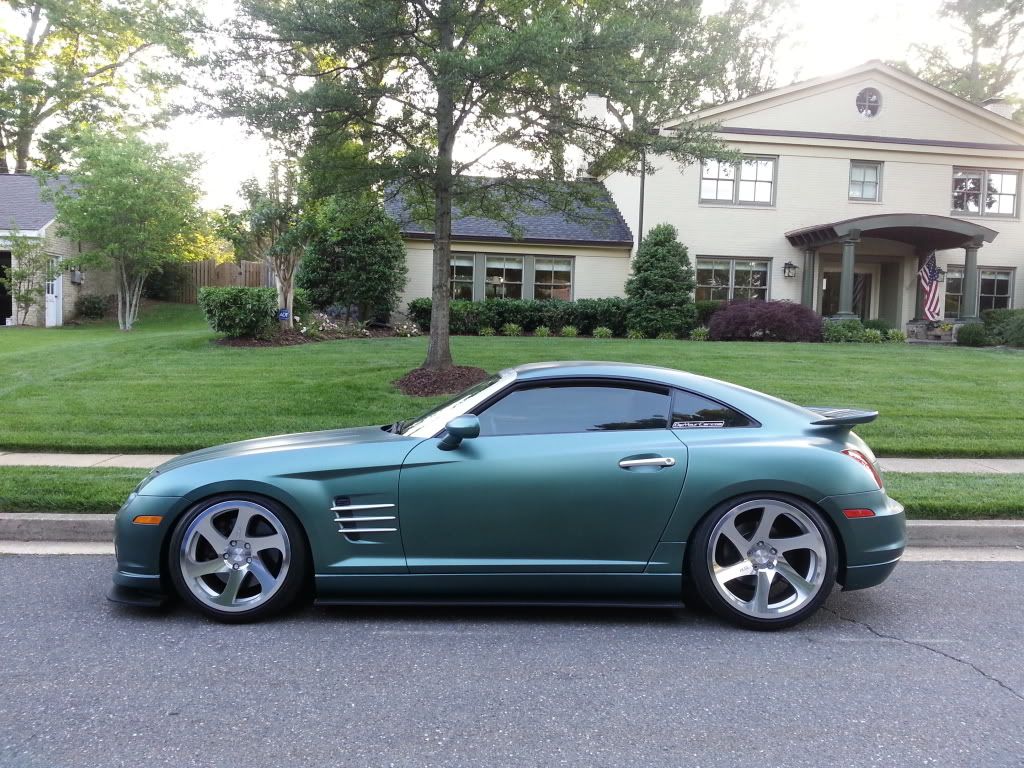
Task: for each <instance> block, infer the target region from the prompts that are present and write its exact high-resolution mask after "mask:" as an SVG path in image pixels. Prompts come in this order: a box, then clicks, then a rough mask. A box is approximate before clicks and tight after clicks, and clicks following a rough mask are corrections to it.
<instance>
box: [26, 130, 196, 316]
mask: <svg viewBox="0 0 1024 768" xmlns="http://www.w3.org/2000/svg"><path fill="white" fill-rule="evenodd" d="M76 154H77V156H78V157H77V163H76V165H75V167H74V168H73V169H72V170H71V171H70V172H69V174H68V176H69V181H68V183H66V184H63V183H53V184H51V185H49V186H48V187H46V188H44V195H45V196H47V197H49V198H50V199H52V200H53V201H54V203H55V204H56V208H57V225H58V229H57V231H58V233H59V234H60V235H62V236H64V237H69V238H71V239H72V240H80V241H82V242H84V243H88V244H89V245H90V249H89V250H88V251H86V252H85V253H84V254H82V255H81V256H80V257H78V258H77V259H76V261H78V262H79V263H81V264H83V265H86V266H94V267H99V268H105V269H111V270H113V272H114V276H115V281H116V285H117V320H118V324H119V325H120V327H121V330H123V331H130V330H131V329H132V325H133V324H134V323H135V320H136V318H137V317H138V313H139V301H140V299H141V298H142V289H143V287H144V285H145V282H146V278H148V277H149V276H150V275H151V274H152V273H153V272H154V271H157V270H159V269H160V268H161V266H162V265H163V264H165V263H166V262H169V261H180V260H184V259H187V258H196V257H202V256H203V255H204V254H202V253H199V252H198V251H199V250H200V249H199V247H198V246H197V242H201V236H202V235H203V234H204V228H203V225H204V217H203V215H202V213H201V212H200V210H199V198H200V191H199V187H198V185H197V183H196V181H195V173H196V166H197V160H196V158H195V157H193V156H191V155H186V156H183V157H176V156H173V155H169V154H168V153H167V147H166V146H165V145H163V144H148V143H146V142H145V141H143V140H142V139H141V138H140V137H139V136H137V135H134V134H129V135H127V136H119V135H116V134H89V135H87V136H85V137H84V140H83V142H82V144H81V146H80V147H79V148H78V149H77V150H76Z"/></svg>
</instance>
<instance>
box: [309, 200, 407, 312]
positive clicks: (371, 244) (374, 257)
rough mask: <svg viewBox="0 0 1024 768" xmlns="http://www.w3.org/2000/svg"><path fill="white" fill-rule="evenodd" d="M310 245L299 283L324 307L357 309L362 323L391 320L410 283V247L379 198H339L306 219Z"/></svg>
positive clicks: (324, 203)
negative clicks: (407, 281)
mask: <svg viewBox="0 0 1024 768" xmlns="http://www.w3.org/2000/svg"><path fill="white" fill-rule="evenodd" d="M304 228H305V237H306V239H307V241H308V245H307V246H306V251H305V255H304V256H303V257H302V262H301V264H300V266H299V272H298V276H297V278H296V284H297V285H298V286H299V287H300V288H304V289H305V290H306V291H307V292H308V294H309V298H310V300H311V301H312V302H313V304H314V305H315V306H316V307H318V308H320V309H326V308H327V307H330V306H334V305H338V306H340V307H344V308H346V309H347V308H350V307H355V308H356V309H357V311H358V313H359V319H360V320H362V321H364V322H365V321H369V320H374V319H376V318H378V317H387V316H388V315H390V314H391V312H392V311H393V310H394V308H395V307H396V305H397V304H398V294H399V292H400V291H401V290H402V287H403V286H404V285H405V276H406V266H405V244H404V243H403V242H402V236H401V234H400V233H399V229H398V224H397V222H395V221H394V220H393V219H392V218H391V217H390V216H388V215H387V214H386V213H385V212H384V208H383V207H382V206H381V205H380V203H379V202H377V201H376V200H374V199H372V198H369V197H366V196H363V197H342V196H338V195H336V196H333V197H329V198H326V199H325V200H323V201H322V202H321V203H320V204H319V205H316V206H315V207H314V209H313V211H312V212H310V213H309V214H307V215H306V217H305V221H304Z"/></svg>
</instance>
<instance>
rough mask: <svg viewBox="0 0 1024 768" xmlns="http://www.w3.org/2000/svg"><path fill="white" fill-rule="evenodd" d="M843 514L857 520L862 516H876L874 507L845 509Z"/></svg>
mask: <svg viewBox="0 0 1024 768" xmlns="http://www.w3.org/2000/svg"><path fill="white" fill-rule="evenodd" d="M843 514H844V515H846V516H847V517H848V518H850V519H851V520H856V519H857V518H860V517H874V516H875V511H874V510H873V509H844V510H843Z"/></svg>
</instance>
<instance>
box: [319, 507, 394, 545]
mask: <svg viewBox="0 0 1024 768" xmlns="http://www.w3.org/2000/svg"><path fill="white" fill-rule="evenodd" d="M394 508H395V505H394V504H353V503H352V500H351V499H350V498H349V497H347V496H339V497H337V498H335V499H334V503H333V506H331V512H333V513H334V522H336V523H337V524H338V533H341V534H344V535H345V536H346V537H347V538H349V539H350V540H352V541H359V540H360V537H361V534H366V533H395V532H396V531H397V530H398V528H397V527H396V523H395V521H396V520H397V519H398V518H397V517H396V516H395V515H389V514H387V513H388V512H389V511H393V510H394Z"/></svg>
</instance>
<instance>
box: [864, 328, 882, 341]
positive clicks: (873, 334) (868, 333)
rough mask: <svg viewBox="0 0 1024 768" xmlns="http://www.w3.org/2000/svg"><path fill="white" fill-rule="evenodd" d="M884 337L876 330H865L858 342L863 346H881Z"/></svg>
mask: <svg viewBox="0 0 1024 768" xmlns="http://www.w3.org/2000/svg"><path fill="white" fill-rule="evenodd" d="M883 338H884V336H883V334H882V332H881V331H880V330H878V329H877V328H865V329H864V332H863V333H862V334H861V337H860V340H861V341H862V342H864V343H865V344H881V343H882V340H883Z"/></svg>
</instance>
